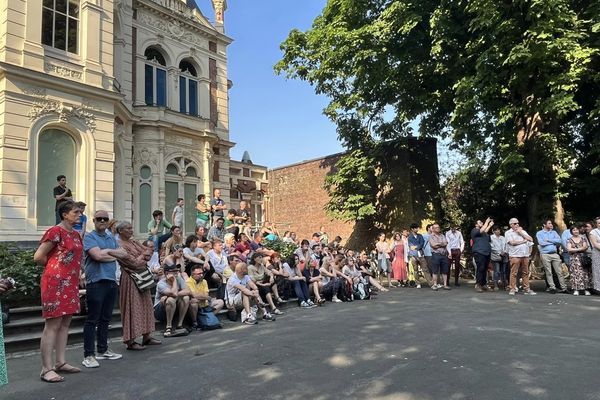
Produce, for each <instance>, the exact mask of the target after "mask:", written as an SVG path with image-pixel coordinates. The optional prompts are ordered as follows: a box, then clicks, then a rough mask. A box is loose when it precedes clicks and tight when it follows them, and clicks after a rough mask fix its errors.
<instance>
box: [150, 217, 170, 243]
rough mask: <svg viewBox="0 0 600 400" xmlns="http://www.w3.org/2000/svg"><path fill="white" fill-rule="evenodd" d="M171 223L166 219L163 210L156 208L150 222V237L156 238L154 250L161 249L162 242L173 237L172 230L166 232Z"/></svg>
mask: <svg viewBox="0 0 600 400" xmlns="http://www.w3.org/2000/svg"><path fill="white" fill-rule="evenodd" d="M171 226H172V225H171V223H170V222H169V221H167V220H165V219H164V215H163V212H162V211H160V210H154V211H153V212H152V220H151V221H150V222H148V235H149V238H150V239H152V240H154V250H156V251H159V250H160V248H161V247H162V244H163V243H164V242H166V241H167V239H169V238H170V237H171V232H170V231H168V232H167V233H165V229H171Z"/></svg>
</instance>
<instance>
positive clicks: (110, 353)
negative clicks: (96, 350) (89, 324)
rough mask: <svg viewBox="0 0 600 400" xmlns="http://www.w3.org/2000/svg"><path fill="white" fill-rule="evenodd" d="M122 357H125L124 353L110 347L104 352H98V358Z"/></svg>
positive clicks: (116, 358)
mask: <svg viewBox="0 0 600 400" xmlns="http://www.w3.org/2000/svg"><path fill="white" fill-rule="evenodd" d="M120 358H123V355H122V354H117V353H115V352H113V351H112V350H110V349H108V350H106V351H105V352H104V353H103V354H98V355H97V356H96V360H118V359H120Z"/></svg>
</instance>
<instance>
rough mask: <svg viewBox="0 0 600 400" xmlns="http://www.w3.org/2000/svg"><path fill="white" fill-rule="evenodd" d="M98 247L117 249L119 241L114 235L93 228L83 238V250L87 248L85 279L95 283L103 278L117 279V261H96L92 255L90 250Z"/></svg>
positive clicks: (101, 248) (87, 281)
mask: <svg viewBox="0 0 600 400" xmlns="http://www.w3.org/2000/svg"><path fill="white" fill-rule="evenodd" d="M94 247H98V248H99V249H100V250H105V249H113V250H114V249H116V248H117V247H118V246H117V242H116V241H115V238H114V236H113V235H110V234H108V233H107V232H104V233H102V234H100V233H98V232H97V231H95V230H93V231H91V232H90V233H88V234H87V235H85V236H84V238H83V250H85V281H86V283H94V282H99V281H102V280H109V281H116V280H117V275H116V274H117V262H116V261H111V262H99V261H95V260H94V259H93V258H92V257H91V256H90V255H89V253H88V252H89V250H90V249H93V248H94Z"/></svg>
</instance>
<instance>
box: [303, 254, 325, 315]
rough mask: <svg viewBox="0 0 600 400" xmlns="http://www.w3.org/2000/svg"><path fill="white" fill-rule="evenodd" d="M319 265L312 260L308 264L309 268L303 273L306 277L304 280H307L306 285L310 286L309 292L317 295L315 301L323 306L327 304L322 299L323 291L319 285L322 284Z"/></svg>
mask: <svg viewBox="0 0 600 400" xmlns="http://www.w3.org/2000/svg"><path fill="white" fill-rule="evenodd" d="M317 264H318V261H317V260H310V261H309V262H308V268H304V271H303V272H302V273H303V275H304V278H305V279H306V284H307V285H308V287H309V290H310V291H312V292H313V294H314V295H315V300H316V301H317V304H318V305H322V304H323V303H325V299H323V298H322V297H321V293H320V292H321V291H320V286H319V283H320V282H321V273H320V272H319V269H318V268H317Z"/></svg>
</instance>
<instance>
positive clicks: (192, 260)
mask: <svg viewBox="0 0 600 400" xmlns="http://www.w3.org/2000/svg"><path fill="white" fill-rule="evenodd" d="M205 257H206V253H205V252H204V250H203V249H202V248H201V247H198V238H197V237H196V235H190V236H188V237H187V238H186V239H185V247H184V248H183V259H184V262H185V272H186V274H188V276H191V268H192V267H194V266H196V265H200V266H204V265H205V262H204V261H205ZM206 268H207V269H208V265H207V266H206Z"/></svg>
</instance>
